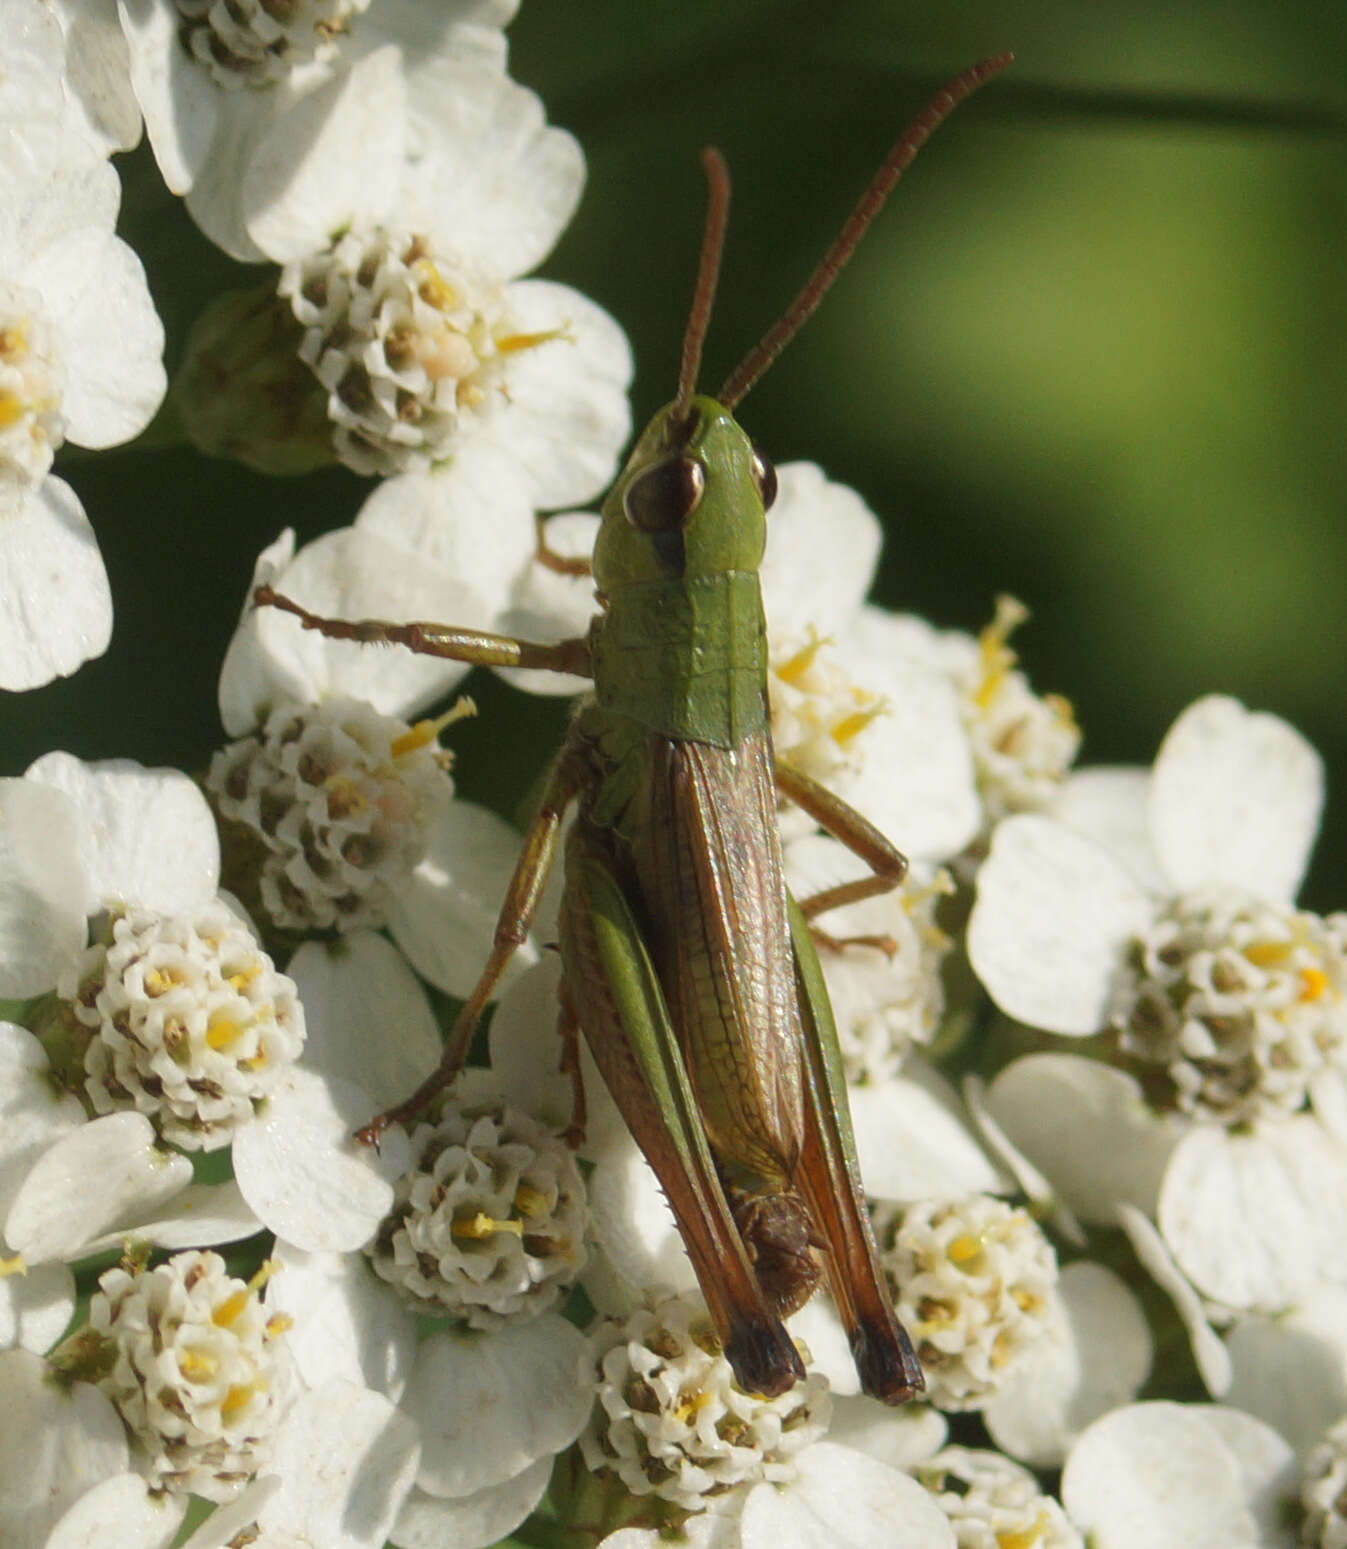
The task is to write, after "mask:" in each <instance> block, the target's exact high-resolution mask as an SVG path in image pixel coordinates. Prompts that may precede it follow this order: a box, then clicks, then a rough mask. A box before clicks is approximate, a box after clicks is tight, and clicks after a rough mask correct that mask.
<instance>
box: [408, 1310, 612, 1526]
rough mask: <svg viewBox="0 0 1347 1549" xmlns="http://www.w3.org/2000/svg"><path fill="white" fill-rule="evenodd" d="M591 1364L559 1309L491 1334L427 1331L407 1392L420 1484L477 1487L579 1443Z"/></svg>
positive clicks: (463, 1489) (454, 1494)
mask: <svg viewBox="0 0 1347 1549" xmlns="http://www.w3.org/2000/svg"><path fill="white" fill-rule="evenodd" d="M590 1366H591V1357H590V1353H589V1345H588V1342H587V1341H586V1339H585V1337H584V1335H583V1334H581V1333H580V1331H579V1330H578V1329H577V1328H575V1327H573V1326H572V1325H571V1324H569V1323H567V1322H566V1320H565V1319H564V1318H561V1317H559V1316H557V1315H556V1314H554V1313H542V1314H541V1315H540V1316H539V1317H537V1318H535V1319H533V1320H532V1321H531V1322H529V1323H522V1324H520V1323H516V1324H509V1325H507V1326H506V1327H504V1328H501V1329H498V1330H495V1331H493V1332H491V1333H489V1334H463V1335H459V1334H453V1333H447V1332H440V1333H434V1334H431V1335H429V1336H428V1337H427V1338H426V1339H423V1340H422V1341H421V1346H420V1349H419V1351H418V1353H417V1362H416V1369H415V1371H414V1372H413V1373H412V1377H411V1381H410V1382H409V1383H408V1384H407V1390H406V1392H405V1393H404V1395H403V1399H402V1407H403V1410H404V1411H405V1412H406V1413H407V1414H408V1415H410V1416H411V1417H412V1418H413V1419H414V1420H416V1421H417V1423H418V1424H419V1426H420V1428H421V1444H422V1456H421V1470H420V1473H419V1475H418V1477H417V1483H418V1484H419V1485H420V1487H421V1488H422V1489H423V1490H426V1491H428V1492H429V1493H431V1494H435V1495H442V1496H448V1497H450V1498H459V1497H462V1496H466V1495H472V1494H473V1493H474V1492H476V1491H478V1490H482V1489H486V1488H488V1487H490V1486H492V1485H497V1484H502V1483H504V1482H505V1481H506V1480H507V1479H513V1478H514V1477H515V1476H516V1475H517V1474H520V1473H522V1472H523V1470H524V1469H526V1468H529V1467H531V1466H532V1465H533V1464H534V1463H536V1462H537V1461H538V1460H539V1459H540V1458H543V1457H551V1456H552V1455H553V1454H555V1453H557V1452H560V1451H561V1450H562V1448H563V1447H568V1446H570V1444H571V1443H572V1442H573V1441H574V1440H575V1438H576V1437H577V1436H578V1435H579V1434H580V1432H581V1431H582V1430H583V1429H584V1425H585V1421H586V1420H587V1419H588V1418H589V1411H590V1409H591V1408H592V1406H593V1402H594V1390H595V1381H594V1378H593V1376H592V1375H591V1374H590ZM446 1393H452V1394H454V1395H455V1402H454V1403H453V1404H452V1405H448V1404H446V1403H445V1402H444V1396H445V1394H446Z"/></svg>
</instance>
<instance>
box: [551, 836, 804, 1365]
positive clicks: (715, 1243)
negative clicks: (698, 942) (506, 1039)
mask: <svg viewBox="0 0 1347 1549" xmlns="http://www.w3.org/2000/svg"><path fill="white" fill-rule="evenodd" d="M561 935H562V959H563V961H564V962H565V964H566V992H565V993H566V996H567V997H568V998H569V1000H570V1002H571V1004H572V1005H573V1006H574V1009H575V1011H576V1012H577V1013H578V1015H579V1019H580V1024H581V1026H582V1027H583V1029H584V1033H585V1038H586V1041H587V1042H588V1044H589V1047H590V1050H591V1052H592V1053H593V1055H594V1062H595V1064H596V1065H597V1066H598V1067H599V1071H600V1073H601V1074H602V1076H603V1079H604V1081H605V1082H606V1083H607V1086H608V1090H609V1091H610V1092H611V1093H612V1095H613V1099H614V1101H615V1102H616V1103H617V1106H618V1108H619V1109H620V1110H621V1113H622V1117H623V1118H624V1119H625V1120H626V1121H627V1125H628V1127H629V1128H630V1129H631V1131H632V1133H633V1134H634V1135H635V1136H636V1139H637V1141H638V1142H639V1144H640V1147H641V1150H642V1151H643V1152H644V1153H645V1156H646V1159H647V1161H648V1162H649V1163H650V1165H651V1167H652V1168H653V1169H654V1172H655V1175H656V1177H657V1178H658V1179H659V1182H660V1185H661V1187H662V1188H663V1190H664V1194H665V1197H666V1198H667V1200H668V1202H669V1205H670V1207H671V1209H672V1210H673V1214H674V1219H675V1221H676V1223H677V1226H678V1230H679V1234H680V1235H681V1237H682V1239H683V1243H684V1246H685V1247H686V1248H687V1251H688V1256H689V1258H691V1260H692V1266H693V1269H694V1270H695V1271H696V1275H697V1280H698V1283H699V1285H700V1286H701V1290H702V1295H703V1297H704V1298H705V1300H706V1305H707V1310H708V1312H709V1313H710V1315H711V1320H712V1322H713V1323H714V1324H715V1327H716V1333H717V1335H718V1336H719V1338H720V1342H721V1346H722V1348H723V1349H724V1352H725V1358H726V1359H727V1360H728V1361H729V1363H730V1367H731V1368H732V1370H733V1372H734V1375H735V1379H736V1381H737V1382H738V1383H739V1385H740V1387H742V1388H743V1389H744V1390H745V1391H746V1392H750V1393H763V1394H767V1395H771V1396H774V1395H776V1394H779V1393H784V1392H786V1391H787V1390H788V1389H789V1388H791V1387H792V1386H793V1385H794V1384H795V1383H796V1382H798V1381H800V1380H801V1379H802V1378H803V1377H804V1374H805V1372H804V1363H803V1361H801V1359H800V1354H799V1352H798V1351H797V1350H796V1348H795V1345H794V1343H793V1342H792V1341H791V1338H790V1335H789V1334H788V1333H787V1332H786V1329H785V1326H784V1325H783V1323H782V1322H781V1319H780V1317H779V1316H778V1315H777V1313H776V1312H775V1311H774V1310H773V1308H772V1307H771V1305H770V1304H769V1302H768V1300H767V1298H766V1297H765V1296H764V1294H763V1291H762V1287H761V1286H760V1285H759V1283H758V1279H757V1277H756V1275H755V1274H754V1271H753V1267H752V1265H751V1264H750V1262H749V1257H748V1254H747V1252H746V1251H745V1248H744V1244H743V1241H742V1240H741V1238H740V1236H739V1232H738V1230H737V1228H736V1226H735V1223H734V1219H733V1217H732V1215H731V1212H730V1206H729V1203H728V1201H727V1199H726V1196H725V1191H724V1188H723V1186H722V1184H721V1181H720V1178H719V1175H718V1173H717V1171H716V1166H715V1162H714V1159H713V1158H712V1156H711V1151H710V1147H709V1145H708V1144H707V1140H706V1134H705V1131H704V1129H703V1127H702V1122H701V1119H700V1117H699V1116H698V1113H697V1107H696V1101H695V1098H694V1097H693V1093H692V1087H691V1084H690V1082H689V1080H688V1075H687V1071H686V1069H685V1067H684V1064H683V1057H682V1054H681V1053H680V1051H679V1048H678V1042H677V1038H676V1036H675V1034H674V1030H673V1027H672V1025H671V1023H670V1021H669V1013H668V1007H667V1005H666V1003H665V999H664V994H663V991H662V990H661V988H660V985H659V981H658V979H657V977H656V974H655V970H654V966H653V964H652V962H651V958H650V953H649V951H648V950H647V947H646V944H645V941H644V939H643V936H642V933H641V928H640V924H639V922H638V920H637V919H636V916H635V914H634V912H633V910H632V908H631V905H630V903H629V901H628V899H627V897H626V895H625V894H624V892H623V890H622V887H621V884H620V883H619V881H618V878H617V876H616V874H615V872H614V870H613V868H612V866H611V865H610V864H609V861H608V858H607V856H606V855H605V854H604V853H603V850H602V847H601V845H600V844H599V843H598V842H596V841H594V840H593V839H592V838H591V837H587V836H586V825H585V823H584V821H583V818H582V820H581V821H580V822H578V823H577V824H576V826H575V828H574V830H572V834H571V838H570V840H569V842H568V847H567V854H566V892H565V895H564V899H563V903H562V913H561Z"/></svg>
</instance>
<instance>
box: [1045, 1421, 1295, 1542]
mask: <svg viewBox="0 0 1347 1549" xmlns="http://www.w3.org/2000/svg"><path fill="white" fill-rule="evenodd" d="M1295 1490H1296V1469H1295V1459H1294V1457H1293V1455H1292V1453H1291V1449H1290V1448H1289V1447H1288V1446H1287V1445H1286V1443H1285V1442H1284V1441H1283V1440H1282V1438H1281V1437H1280V1436H1278V1435H1277V1433H1276V1432H1275V1431H1273V1430H1272V1429H1271V1428H1270V1427H1268V1426H1266V1425H1263V1424H1262V1423H1261V1422H1260V1421H1258V1420H1254V1419H1252V1418H1251V1417H1250V1416H1248V1415H1245V1414H1241V1413H1240V1412H1239V1411H1238V1410H1234V1409H1225V1408H1222V1407H1220V1406H1219V1405H1201V1404H1173V1403H1149V1404H1129V1405H1127V1406H1125V1407H1124V1408H1122V1409H1115V1410H1113V1411H1112V1413H1110V1414H1107V1415H1105V1416H1104V1417H1103V1418H1102V1419H1100V1420H1097V1421H1096V1422H1095V1423H1094V1424H1093V1425H1092V1426H1091V1427H1090V1428H1089V1429H1088V1430H1087V1431H1086V1432H1085V1433H1084V1434H1083V1435H1082V1436H1081V1437H1080V1439H1079V1440H1078V1441H1077V1442H1076V1444H1075V1446H1074V1447H1073V1448H1072V1449H1071V1452H1070V1455H1069V1456H1068V1457H1067V1460H1066V1466H1065V1468H1064V1469H1063V1471H1062V1504H1063V1505H1064V1506H1065V1507H1066V1511H1067V1514H1068V1516H1069V1517H1070V1518H1071V1520H1072V1521H1073V1522H1074V1523H1075V1524H1076V1526H1077V1527H1078V1528H1080V1529H1081V1531H1082V1532H1083V1533H1084V1534H1085V1535H1086V1540H1087V1542H1088V1543H1090V1544H1091V1545H1094V1546H1097V1549H1134V1546H1137V1545H1141V1544H1144V1545H1145V1546H1146V1549H1293V1546H1294V1545H1295V1543H1296V1536H1295V1533H1294V1532H1293V1530H1292V1529H1291V1528H1290V1527H1289V1526H1288V1525H1287V1523H1288V1512H1287V1506H1288V1504H1289V1503H1290V1502H1291V1501H1292V1500H1293V1499H1294V1497H1295Z"/></svg>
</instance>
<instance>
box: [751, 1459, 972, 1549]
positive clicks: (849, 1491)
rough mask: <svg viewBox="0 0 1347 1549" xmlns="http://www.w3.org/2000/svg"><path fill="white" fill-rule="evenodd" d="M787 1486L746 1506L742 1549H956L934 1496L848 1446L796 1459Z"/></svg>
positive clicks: (760, 1493) (764, 1488)
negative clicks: (897, 1534)
mask: <svg viewBox="0 0 1347 1549" xmlns="http://www.w3.org/2000/svg"><path fill="white" fill-rule="evenodd" d="M796 1466H797V1468H798V1470H799V1474H798V1477H797V1478H796V1479H795V1480H794V1481H793V1482H792V1483H791V1484H790V1485H787V1486H785V1487H784V1488H778V1487H777V1486H775V1485H770V1484H760V1485H757V1486H755V1488H754V1489H753V1490H752V1491H751V1492H750V1493H749V1497H748V1499H747V1501H745V1503H744V1513H743V1517H742V1518H741V1520H740V1524H739V1532H740V1538H741V1541H742V1545H743V1549H894V1544H895V1539H894V1527H895V1524H897V1523H901V1524H902V1533H903V1536H902V1539H901V1540H900V1542H901V1544H902V1546H903V1549H955V1539H954V1530H953V1528H952V1527H951V1526H950V1523H949V1519H948V1518H947V1517H946V1516H945V1514H944V1512H943V1511H941V1509H940V1507H939V1506H938V1505H937V1504H936V1502H935V1498H934V1497H933V1496H932V1495H931V1494H930V1493H929V1492H928V1491H927V1490H925V1489H924V1488H923V1487H922V1486H921V1485H919V1484H918V1483H917V1481H916V1480H915V1479H913V1478H912V1477H911V1476H910V1475H908V1474H903V1473H899V1471H898V1470H897V1469H896V1468H890V1467H888V1465H887V1464H885V1463H880V1462H877V1461H876V1460H875V1459H874V1458H872V1457H867V1456H866V1455H865V1454H864V1453H862V1452H853V1451H852V1450H851V1448H850V1447H839V1446H836V1445H835V1444H834V1443H831V1442H826V1441H821V1442H816V1443H815V1444H814V1445H813V1446H812V1447H806V1448H805V1450H804V1451H803V1452H801V1453H800V1454H799V1455H798V1457H797V1458H796Z"/></svg>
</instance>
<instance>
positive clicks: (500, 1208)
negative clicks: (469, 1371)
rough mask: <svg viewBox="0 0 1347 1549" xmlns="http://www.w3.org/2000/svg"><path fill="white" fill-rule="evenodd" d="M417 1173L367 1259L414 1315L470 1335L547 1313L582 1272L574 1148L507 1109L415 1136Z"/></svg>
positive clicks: (585, 1211) (403, 1183) (446, 1122)
mask: <svg viewBox="0 0 1347 1549" xmlns="http://www.w3.org/2000/svg"><path fill="white" fill-rule="evenodd" d="M412 1144H413V1147H414V1155H415V1158H416V1160H415V1167H414V1170H413V1171H412V1172H410V1173H408V1174H406V1175H405V1176H404V1177H403V1178H402V1179H401V1180H400V1181H399V1183H398V1187H397V1197H396V1201H395V1203H394V1206H393V1210H392V1212H391V1214H389V1215H388V1216H387V1217H386V1218H385V1220H384V1223H383V1225H382V1227H381V1228H380V1230H379V1234H378V1236H377V1238H376V1239H375V1241H374V1242H373V1243H372V1244H371V1245H370V1247H369V1248H368V1249H367V1250H366V1251H367V1252H368V1253H369V1255H370V1258H371V1260H372V1261H373V1264H374V1268H375V1271H376V1273H378V1274H379V1276H380V1277H381V1278H382V1279H384V1280H387V1281H389V1282H390V1283H391V1284H393V1285H396V1286H398V1287H399V1288H400V1289H401V1290H402V1291H403V1292H404V1293H405V1295H407V1296H408V1297H409V1298H410V1299H411V1301H412V1302H413V1303H414V1304H415V1305H416V1307H417V1310H418V1311H420V1312H430V1313H441V1314H443V1313H449V1314H451V1315H454V1316H456V1317H458V1318H460V1319H461V1320H462V1321H463V1322H465V1323H467V1324H468V1325H469V1326H470V1327H473V1328H484V1329H489V1328H495V1327H499V1325H500V1323H501V1322H502V1320H504V1319H507V1318H519V1317H534V1316H536V1315H537V1314H538V1313H540V1312H543V1311H545V1310H546V1309H547V1308H549V1307H552V1306H554V1305H555V1303H556V1302H557V1301H558V1300H559V1298H560V1297H561V1295H562V1293H563V1292H564V1291H565V1290H567V1289H568V1288H569V1287H570V1285H571V1283H572V1282H573V1280H574V1279H575V1277H576V1275H577V1274H578V1273H579V1271H580V1269H581V1268H582V1267H583V1266H584V1262H585V1257H586V1252H585V1246H584V1236H585V1228H586V1225H587V1223H588V1220H589V1207H588V1202H587V1199H586V1195H585V1186H584V1181H583V1180H582V1178H581V1176H580V1170H579V1168H578V1167H577V1166H576V1163H575V1158H574V1157H573V1156H572V1154H571V1152H570V1149H569V1148H568V1147H567V1146H566V1145H565V1143H564V1142H563V1141H562V1140H560V1139H559V1138H558V1137H557V1136H556V1135H554V1134H552V1132H551V1131H550V1130H548V1129H546V1128H545V1127H544V1126H543V1125H541V1124H539V1123H538V1122H537V1121H536V1120H534V1119H531V1118H529V1117H528V1116H527V1115H525V1114H522V1113H517V1112H515V1111H514V1110H513V1109H509V1108H499V1109H494V1108H493V1109H492V1110H490V1111H484V1110H483V1109H480V1108H474V1109H452V1108H451V1111H450V1112H449V1113H447V1114H446V1116H445V1117H444V1118H443V1119H441V1120H440V1122H439V1123H438V1124H436V1125H422V1126H420V1128H418V1129H417V1131H416V1133H415V1134H414V1135H413V1137H412Z"/></svg>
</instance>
